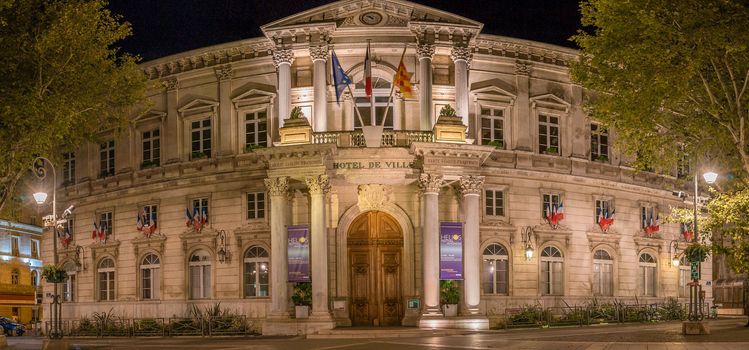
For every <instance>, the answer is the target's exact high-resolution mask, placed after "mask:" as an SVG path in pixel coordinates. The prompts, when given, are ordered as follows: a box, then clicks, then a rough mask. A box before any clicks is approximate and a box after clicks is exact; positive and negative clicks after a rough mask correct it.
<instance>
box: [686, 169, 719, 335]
mask: <svg viewBox="0 0 749 350" xmlns="http://www.w3.org/2000/svg"><path fill="white" fill-rule="evenodd" d="M696 169H697V168H696V167H695V170H696ZM702 176H703V178H704V179H705V182H706V183H707V184H708V185H712V184H714V183H715V180H717V179H718V174H717V173H714V172H712V171H708V172H706V173H704V174H703V175H702ZM698 195H699V181H698V177H697V172H696V171H695V174H694V217H693V220H694V236H693V237H692V243H693V244H699V238H698V237H699V231H698V229H697V196H698ZM690 264H691V271H692V283H690V284H689V321H701V320H702V319H703V318H704V312H703V310H702V305H700V295H701V294H702V293H701V291H702V286H701V285H700V273H699V272H700V267H701V266H700V265H701V262H699V261H690ZM694 271H697V273H694Z"/></svg>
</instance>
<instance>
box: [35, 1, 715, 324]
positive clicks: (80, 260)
mask: <svg viewBox="0 0 749 350" xmlns="http://www.w3.org/2000/svg"><path fill="white" fill-rule="evenodd" d="M482 26H483V25H482V24H481V23H478V22H475V21H473V20H471V19H467V18H463V17H461V16H458V15H455V14H451V13H447V12H444V11H441V10H438V9H434V8H430V7H427V6H423V5H418V4H414V3H411V2H408V1H402V0H347V1H338V2H333V3H331V4H329V5H325V6H322V7H318V8H315V9H312V10H309V11H306V12H303V13H299V14H296V15H293V16H290V17H287V18H284V19H281V20H278V21H276V22H273V23H270V24H267V25H265V26H263V27H262V31H263V33H264V37H260V38H254V39H247V40H241V41H237V42H231V43H226V44H221V45H216V46H211V47H207V48H202V49H197V50H193V51H189V52H184V53H180V54H176V55H172V56H168V57H164V58H161V59H157V60H154V61H150V62H146V63H143V64H142V68H143V71H144V73H145V74H146V75H147V76H148V78H149V79H150V80H151V81H153V82H154V83H160V84H159V88H158V89H153V90H151V91H150V93H149V98H150V102H151V103H152V107H151V108H150V111H149V112H147V113H145V114H142V115H138V116H134V117H133V118H132V120H131V122H130V124H129V128H128V129H127V130H125V131H124V132H122V133H119V134H114V133H103V134H102V135H101V137H102V139H103V140H104V141H103V142H102V143H101V144H90V145H87V146H85V147H82V148H80V149H78V150H76V152H73V153H68V154H65V157H64V167H63V168H64V171H63V175H64V176H63V177H64V179H63V182H62V183H61V184H60V187H59V190H58V194H59V193H62V198H63V201H64V202H65V203H63V205H67V204H75V205H76V210H75V212H74V220H73V222H72V223H71V224H70V225H71V228H72V231H73V237H72V241H71V242H70V243H69V244H68V245H67V246H66V247H61V248H60V249H59V251H58V257H59V261H60V262H61V264H62V265H63V266H65V268H66V269H67V270H68V273H69V274H70V277H69V279H68V280H67V282H66V283H65V284H64V288H62V290H63V294H64V295H63V297H64V298H63V299H64V305H63V318H64V319H65V320H77V319H80V318H82V317H84V316H87V315H89V316H90V315H91V314H92V313H94V312H102V311H109V310H110V309H113V311H114V313H115V314H116V315H118V316H121V317H125V318H150V317H159V318H167V317H172V316H176V317H180V316H184V315H185V314H186V313H187V311H188V309H189V308H190V307H191V306H192V305H199V306H201V307H203V306H208V305H213V304H216V303H219V302H220V303H221V306H222V307H224V308H229V309H232V310H235V311H237V312H239V313H241V314H244V315H247V317H249V318H252V319H256V320H258V321H259V322H260V323H261V324H262V328H263V333H266V334H279V333H293V334H296V333H297V332H316V331H318V330H321V329H329V328H332V327H336V326H338V327H342V326H361V325H364V326H399V325H404V326H421V327H430V328H436V327H466V328H486V327H488V326H489V324H490V323H489V321H491V322H494V321H495V320H498V319H501V318H502V317H503V316H504V314H505V310H506V309H508V308H510V309H512V308H519V307H522V306H523V305H538V304H540V305H543V306H546V307H554V306H565V305H585V304H586V303H588V302H590V301H592V300H593V299H594V298H595V299H597V300H598V301H599V302H605V301H613V300H615V299H616V300H618V301H623V302H626V303H635V301H637V302H639V303H649V302H659V301H663V300H665V299H667V298H669V297H677V298H684V297H688V289H687V288H688V287H687V286H686V283H687V281H688V279H689V268H688V266H686V265H687V264H681V265H679V266H675V265H674V264H673V263H672V259H673V258H674V257H677V258H678V256H677V251H681V250H683V248H684V247H685V246H686V242H685V240H684V238H683V235H682V232H681V231H680V227H679V225H678V224H666V223H660V222H659V221H662V219H663V218H665V217H666V216H667V215H668V213H669V211H670V207H675V206H684V205H685V204H684V203H683V199H679V198H677V197H674V196H673V195H672V191H673V190H674V189H676V188H677V187H678V186H679V185H678V184H679V179H678V176H677V175H678V174H677V169H674V170H673V173H666V174H656V173H651V172H638V171H635V169H633V168H631V167H630V166H629V165H628V161H631V159H630V160H628V159H626V158H625V157H623V156H622V155H621V154H619V153H617V151H616V150H615V149H613V148H611V145H612V143H613V142H614V140H616V137H617V135H616V130H607V129H605V128H603V127H602V126H601V125H600V124H598V123H597V122H596V120H593V119H591V118H590V117H588V116H587V115H586V114H585V112H584V110H583V101H584V100H585V98H586V92H585V91H584V90H583V89H582V88H581V87H580V86H579V85H576V84H574V83H572V82H571V81H570V77H569V66H570V64H571V63H572V62H573V61H574V60H575V59H576V57H577V54H578V53H577V51H575V50H572V49H568V48H564V47H558V46H554V45H549V44H544V43H538V42H532V41H527V40H519V39H514V38H508V37H502V36H497V35H492V34H487V33H483V32H482ZM368 45H369V55H370V56H369V57H370V62H369V63H370V65H371V75H372V82H371V83H372V97H371V98H370V97H367V96H366V92H365V90H366V88H365V85H366V83H365V80H366V79H365V74H366V73H365V72H366V69H365V62H364V61H365V56H366V52H367V48H368ZM404 49H405V53H404ZM333 52H335V55H336V57H337V60H338V61H339V62H340V66H341V67H342V69H343V70H344V71H345V73H346V75H347V76H348V77H349V78H350V80H351V84H350V85H349V87H348V88H345V89H342V91H341V96H340V98H338V97H337V93H336V85H335V84H334V82H333V77H332V73H333V63H332V61H333V58H332V57H333V56H332V54H333ZM402 55H403V58H402V60H403V63H404V65H405V67H406V70H407V71H408V72H410V73H411V77H410V81H411V82H412V93H411V94H407V93H402V92H401V91H400V90H401V89H400V88H397V87H396V88H395V89H394V90H395V91H394V93H393V94H392V95H391V91H392V90H393V88H394V81H393V78H394V76H395V74H396V71H397V70H398V66H399V63H400V62H401V56H402ZM391 96H392V97H391ZM446 106H450V107H451V108H452V109H454V110H455V112H456V113H455V115H454V116H453V115H451V114H450V113H447V109H445V110H444V111H445V113H443V114H444V115H443V116H442V117H440V113H441V111H443V108H445V107H446ZM296 107H299V109H296ZM294 111H300V112H301V113H302V115H301V116H300V117H298V118H293V117H292V114H296V113H292V112H294ZM290 117H291V118H290ZM373 119H374V120H373ZM373 124H374V125H377V126H382V129H379V130H382V132H381V133H379V134H378V133H377V132H376V131H377V130H378V128H377V127H372V125H373ZM367 130H370V131H371V130H374V131H375V132H369V131H367ZM373 140H374V141H373ZM614 213H615V215H614ZM612 221H613V223H612ZM300 229H301V235H300V233H299V232H300V231H299V230H300ZM448 229H449V230H451V231H450V232H451V233H449V234H445V232H447V231H446V230H448ZM51 239H52V236H51V233H49V232H45V239H44V242H43V243H44V244H43V255H44V260H45V261H52V260H53V259H52V255H53V252H52V241H51ZM451 240H452V241H451ZM300 243H304V244H301V245H300ZM292 245H293V246H294V249H306V250H303V251H304V252H306V253H305V254H306V256H305V254H302V255H299V254H298V251H297V250H294V251H292V250H291V249H290V247H291V246H292ZM448 246H450V247H452V248H451V249H452V250H451V252H452V253H450V254H447V253H446V252H447V251H448V250H450V249H447V247H448ZM300 247H301V248H300ZM456 247H457V250H456ZM300 259H301V261H302V262H304V261H306V264H307V265H306V266H304V264H300ZM304 259H306V260H304ZM448 266H449V268H448ZM300 268H301V269H302V271H300V270H299V269H300ZM305 268H306V270H305ZM291 272H293V273H294V276H296V277H300V276H301V277H302V278H307V277H308V278H309V280H310V281H311V285H312V308H311V313H310V316H309V318H307V319H301V318H296V316H295V309H294V304H293V303H292V301H291V296H292V294H293V284H292V283H290V282H289V281H290V276H291V275H292V273H291ZM445 278H451V279H456V283H457V285H458V287H459V291H460V293H459V294H460V298H459V306H458V316H456V317H446V316H444V315H443V310H442V309H441V308H440V280H441V279H445ZM702 279H703V280H707V281H709V280H710V279H711V268H710V263H705V264H703V265H702ZM292 280H293V279H292ZM703 284H704V283H703ZM704 287H705V288H706V291H707V295H706V297H707V299H708V300H710V299H711V298H712V294H711V290H710V288H709V286H704ZM48 290H51V285H49V284H47V285H46V287H45V292H46V291H48Z"/></svg>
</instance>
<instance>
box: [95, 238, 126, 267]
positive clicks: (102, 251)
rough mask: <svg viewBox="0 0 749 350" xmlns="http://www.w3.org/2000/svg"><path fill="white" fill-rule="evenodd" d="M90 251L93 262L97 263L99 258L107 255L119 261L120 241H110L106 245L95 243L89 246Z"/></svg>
mask: <svg viewBox="0 0 749 350" xmlns="http://www.w3.org/2000/svg"><path fill="white" fill-rule="evenodd" d="M89 249H90V250H91V261H94V262H96V261H97V259H98V257H101V256H107V255H109V256H113V257H114V258H115V259H117V256H118V255H119V254H120V241H118V240H113V239H110V240H107V242H106V243H94V244H91V245H90V246H89Z"/></svg>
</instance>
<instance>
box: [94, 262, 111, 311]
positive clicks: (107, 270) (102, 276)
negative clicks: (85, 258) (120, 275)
mask: <svg viewBox="0 0 749 350" xmlns="http://www.w3.org/2000/svg"><path fill="white" fill-rule="evenodd" d="M97 272H98V274H99V301H112V300H114V260H112V259H111V258H105V259H102V260H101V261H100V262H99V268H98V270H97Z"/></svg>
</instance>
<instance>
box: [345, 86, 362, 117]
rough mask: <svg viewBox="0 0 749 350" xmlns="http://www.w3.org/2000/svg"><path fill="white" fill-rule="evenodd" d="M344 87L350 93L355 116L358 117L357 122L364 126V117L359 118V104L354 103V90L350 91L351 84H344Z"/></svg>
mask: <svg viewBox="0 0 749 350" xmlns="http://www.w3.org/2000/svg"><path fill="white" fill-rule="evenodd" d="M346 88H347V89H348V93H349V94H351V99H352V100H354V111H356V116H357V117H359V124H361V126H364V119H362V118H361V113H360V112H359V106H357V105H356V97H354V92H353V91H351V85H348V84H346Z"/></svg>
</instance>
